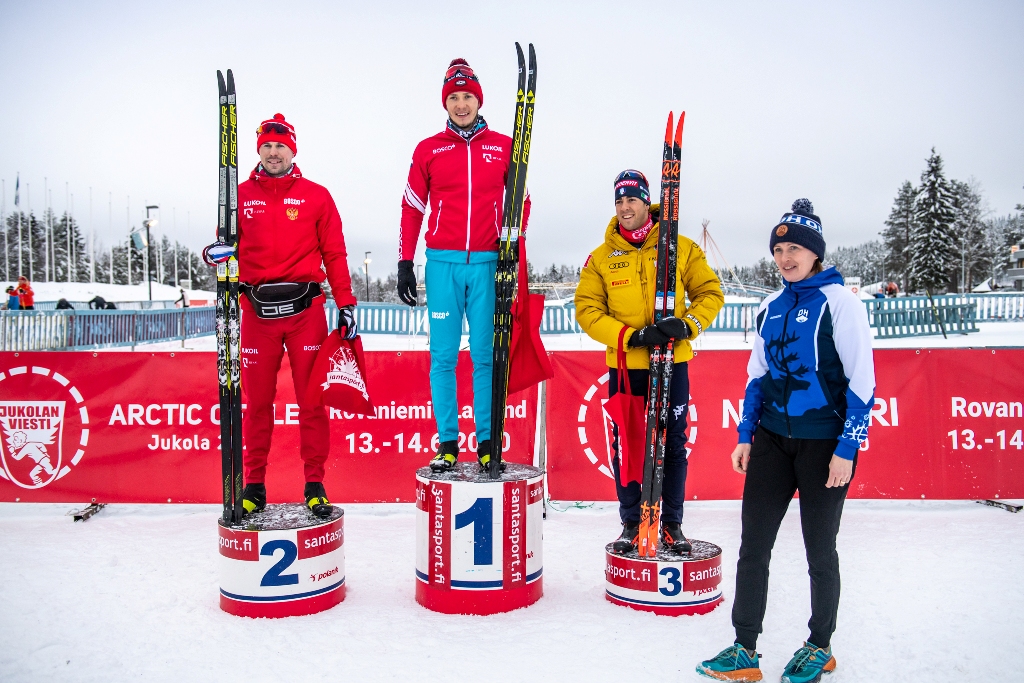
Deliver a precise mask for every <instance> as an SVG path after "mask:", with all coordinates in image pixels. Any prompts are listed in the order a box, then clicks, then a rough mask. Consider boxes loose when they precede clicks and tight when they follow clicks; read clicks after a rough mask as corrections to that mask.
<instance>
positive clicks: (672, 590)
mask: <svg viewBox="0 0 1024 683" xmlns="http://www.w3.org/2000/svg"><path fill="white" fill-rule="evenodd" d="M658 573H659V574H661V575H662V576H664V577H665V578H666V579H667V582H668V585H667V586H665V587H664V588H659V589H658V592H659V593H661V594H662V595H667V596H669V597H672V596H673V595H679V591H681V590H683V584H681V583H679V570H678V569H676V568H675V567H665V568H664V569H662V570H661V571H660V572H658Z"/></svg>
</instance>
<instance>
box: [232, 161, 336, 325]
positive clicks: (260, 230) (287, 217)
mask: <svg viewBox="0 0 1024 683" xmlns="http://www.w3.org/2000/svg"><path fill="white" fill-rule="evenodd" d="M238 232H239V237H238V279H239V280H240V281H241V282H245V283H247V284H250V285H263V284H268V283H272V282H323V281H324V279H326V280H328V281H329V282H330V284H331V291H332V292H333V293H334V299H335V301H336V302H337V304H338V306H348V305H351V304H355V303H356V298H355V297H354V296H352V281H351V277H350V275H349V270H348V254H347V252H346V250H345V236H344V234H343V233H342V229H341V216H339V215H338V207H337V206H335V204H334V199H333V198H332V197H331V193H330V192H328V191H327V188H325V187H323V186H321V185H317V184H316V183H314V182H312V181H310V180H306V179H305V178H303V177H302V172H301V171H299V167H298V166H292V170H291V173H289V174H288V175H285V176H282V177H280V178H273V177H271V176H268V175H266V174H265V173H262V172H260V171H259V167H257V169H256V170H254V171H253V172H252V174H250V176H249V180H247V181H245V182H244V183H242V184H241V185H239V186H238ZM325 269H326V271H327V272H326V273H325V272H324V270H325ZM242 306H243V307H245V308H247V307H248V306H249V302H248V300H246V299H243V300H242Z"/></svg>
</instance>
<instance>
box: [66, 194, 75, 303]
mask: <svg viewBox="0 0 1024 683" xmlns="http://www.w3.org/2000/svg"><path fill="white" fill-rule="evenodd" d="M64 187H65V188H67V183H65V184H64ZM64 192H65V193H66V192H67V189H65V190H64ZM74 213H75V195H71V213H69V214H68V219H67V220H66V221H64V225H65V226H66V227H67V231H66V232H67V234H68V282H69V283H70V282H71V271H72V270H74V268H75V259H74V254H73V253H72V252H71V217H72V216H73V215H74Z"/></svg>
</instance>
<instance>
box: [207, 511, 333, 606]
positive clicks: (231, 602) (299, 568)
mask: <svg viewBox="0 0 1024 683" xmlns="http://www.w3.org/2000/svg"><path fill="white" fill-rule="evenodd" d="M344 514H345V513H344V511H343V510H342V509H341V508H340V507H337V506H335V508H334V512H332V513H331V516H330V518H329V519H326V520H324V519H320V518H319V517H317V516H315V515H314V514H313V513H311V512H310V511H309V510H308V509H307V508H306V506H305V505H303V504H302V503H285V504H281V505H268V506H267V507H266V509H264V510H263V512H259V513H255V514H250V515H247V516H246V517H245V519H244V520H243V521H242V523H241V524H239V525H236V526H228V525H226V524H225V523H224V520H223V519H221V520H219V521H218V531H219V532H220V608H221V609H222V610H224V611H225V612H228V613H230V614H234V615H236V616H240V617H294V616H301V615H304V614H316V613H317V612H322V611H324V610H326V609H330V608H331V607H334V606H335V605H337V604H338V603H339V602H341V601H342V600H344V599H345V525H344V522H345V519H344Z"/></svg>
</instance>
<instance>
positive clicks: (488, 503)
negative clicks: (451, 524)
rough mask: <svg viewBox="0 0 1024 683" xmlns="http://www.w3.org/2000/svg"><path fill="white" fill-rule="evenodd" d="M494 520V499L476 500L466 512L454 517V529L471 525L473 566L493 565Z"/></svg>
mask: <svg viewBox="0 0 1024 683" xmlns="http://www.w3.org/2000/svg"><path fill="white" fill-rule="evenodd" d="M493 519H494V499H493V498H477V499H476V501H475V502H474V503H473V504H472V505H471V506H469V509H468V510H465V511H463V512H460V513H459V514H457V515H455V528H456V529H461V528H462V527H464V526H469V525H470V524H472V525H473V564H474V565H479V564H493V561H494V560H493V558H494V554H493V552H492V549H491V548H492V545H491V523H492V521H493Z"/></svg>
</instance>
